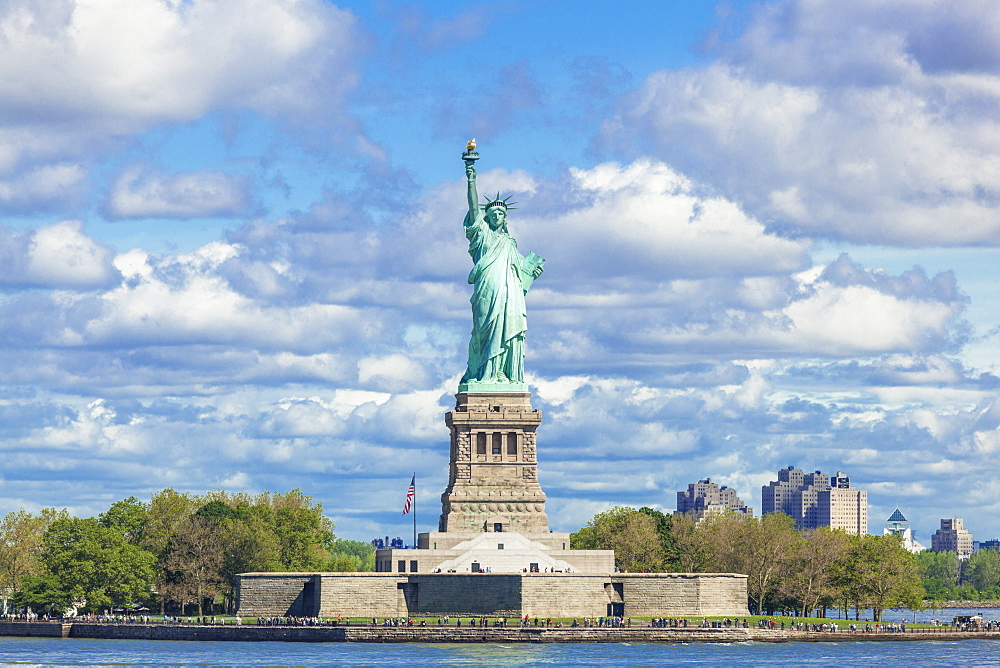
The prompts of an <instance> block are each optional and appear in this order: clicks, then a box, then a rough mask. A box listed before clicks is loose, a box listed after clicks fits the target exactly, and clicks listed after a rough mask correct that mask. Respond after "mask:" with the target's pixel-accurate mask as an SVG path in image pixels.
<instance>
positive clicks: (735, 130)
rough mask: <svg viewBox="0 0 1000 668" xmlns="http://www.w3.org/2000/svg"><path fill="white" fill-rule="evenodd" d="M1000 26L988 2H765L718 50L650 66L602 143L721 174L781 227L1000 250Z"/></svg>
mask: <svg viewBox="0 0 1000 668" xmlns="http://www.w3.org/2000/svg"><path fill="white" fill-rule="evenodd" d="M997 20H998V19H997V14H996V11H995V7H993V6H992V4H991V3H985V2H970V3H963V4H962V6H961V7H951V6H947V8H946V6H945V5H941V4H940V3H927V2H919V1H917V0H912V1H910V2H901V3H865V2H847V3H844V2H834V1H833V0H824V1H823V2H803V1H800V0H788V1H787V2H780V3H773V4H769V5H763V6H760V7H756V8H754V9H753V10H751V13H750V15H749V20H748V22H747V25H746V27H745V29H744V30H743V32H742V33H741V34H740V35H739V36H738V37H737V38H736V39H735V40H733V41H731V42H722V41H719V42H716V43H714V44H713V46H714V47H715V48H716V49H717V50H718V52H719V55H720V58H719V60H717V61H715V62H713V63H711V64H709V65H706V66H704V67H702V68H691V69H686V70H673V71H672V70H662V71H658V72H655V73H653V74H652V75H650V76H649V77H648V78H647V80H646V81H645V83H644V84H643V85H642V86H641V87H640V88H638V89H637V90H636V91H634V93H632V94H631V95H630V96H629V97H628V98H627V99H626V101H625V102H624V103H623V104H622V106H621V108H620V111H619V113H618V114H617V115H616V116H615V117H614V118H613V119H611V120H610V121H608V122H607V124H606V126H605V128H604V133H603V141H605V145H606V146H608V147H614V148H615V149H617V150H621V151H624V152H626V153H627V154H632V155H634V154H652V155H656V156H658V157H660V158H662V159H664V160H666V161H667V162H668V163H670V164H671V165H673V166H675V167H678V168H680V169H681V170H682V171H684V172H685V173H687V174H689V175H691V176H693V177H695V178H703V177H705V178H707V177H708V175H711V180H712V182H713V183H715V184H716V185H717V186H718V187H719V188H720V189H721V191H722V192H724V193H725V194H726V195H728V196H729V197H731V198H733V199H735V200H736V201H738V202H741V203H745V205H746V206H747V207H748V209H749V211H750V212H751V213H753V214H754V215H757V216H759V217H761V218H762V219H764V220H773V221H774V222H773V223H772V225H773V226H774V227H775V229H784V230H787V231H794V232H796V233H799V234H807V235H817V236H830V237H837V238H842V239H847V240H851V241H857V242H865V243H891V244H895V245H900V246H925V245H956V244H958V245H961V244H981V243H986V244H997V243H1000V220H998V218H997V216H996V204H997V201H998V200H1000V191H998V189H997V187H996V184H997V183H998V182H1000V180H998V177H1000V161H998V160H997V155H998V153H1000V140H998V136H997V133H996V131H995V121H994V118H995V116H996V109H997V107H998V104H1000V79H998V77H997V75H996V68H995V67H994V66H992V64H993V63H994V62H995V60H996V58H997V56H996V47H995V44H994V43H995V40H994V39H992V37H991V36H992V35H995V33H996V24H997ZM941 25H945V26H948V27H949V28H948V31H950V32H949V34H954V33H955V30H957V29H958V26H961V27H962V29H963V30H965V31H967V32H965V33H963V37H962V39H960V40H956V41H955V42H951V41H947V39H946V38H945V37H943V36H941V35H940V34H939V33H938V30H939V27H940V26H941ZM948 31H946V32H948ZM935 35H937V36H935ZM945 43H947V44H948V47H947V48H944V47H943V45H944V44H945ZM959 43H960V44H961V45H960V46H959ZM991 45H992V46H991Z"/></svg>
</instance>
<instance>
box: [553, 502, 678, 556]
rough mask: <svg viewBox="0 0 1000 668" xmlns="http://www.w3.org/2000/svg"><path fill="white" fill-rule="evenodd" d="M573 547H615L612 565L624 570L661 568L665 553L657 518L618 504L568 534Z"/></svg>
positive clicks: (601, 548) (604, 548)
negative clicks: (576, 530) (658, 531)
mask: <svg viewBox="0 0 1000 668" xmlns="http://www.w3.org/2000/svg"><path fill="white" fill-rule="evenodd" d="M570 547H572V548H574V549H591V550H614V551H615V565H616V566H617V567H618V568H620V569H621V570H622V571H625V572H633V573H634V572H639V571H653V572H659V571H662V570H663V566H664V562H665V557H666V554H665V552H664V549H663V544H662V542H661V540H660V536H659V534H658V533H657V527H656V521H655V520H654V519H653V518H652V517H650V516H649V515H648V514H646V513H641V512H639V511H638V510H636V509H635V508H625V507H621V506H617V507H615V508H612V509H611V510H608V511H605V512H603V513H598V514H597V515H595V516H594V518H593V519H592V520H590V522H588V523H587V526H586V527H584V528H583V529H581V530H580V531H578V532H576V533H574V534H571V535H570Z"/></svg>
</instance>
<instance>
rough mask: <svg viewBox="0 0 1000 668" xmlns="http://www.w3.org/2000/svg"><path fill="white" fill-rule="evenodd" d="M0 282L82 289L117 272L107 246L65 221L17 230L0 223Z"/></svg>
mask: <svg viewBox="0 0 1000 668" xmlns="http://www.w3.org/2000/svg"><path fill="white" fill-rule="evenodd" d="M0 258H2V260H3V262H2V264H3V268H2V270H0V285H6V286H12V287H31V286H37V287H48V288H67V289H76V290H86V289H92V288H101V287H108V286H109V285H111V284H112V283H113V282H115V281H117V280H118V279H119V278H120V276H119V274H118V271H117V270H116V269H115V267H114V265H113V264H112V252H111V250H110V249H109V248H108V247H106V246H104V245H102V244H100V243H98V242H97V241H95V240H94V239H92V238H91V237H89V236H87V234H85V233H84V231H83V225H82V224H81V223H80V222H79V221H65V222H61V223H55V224H52V225H45V226H42V227H38V228H35V229H32V230H28V231H24V232H20V231H14V230H10V229H8V228H5V227H2V226H0Z"/></svg>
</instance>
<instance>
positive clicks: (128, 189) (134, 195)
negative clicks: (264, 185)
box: [104, 167, 250, 219]
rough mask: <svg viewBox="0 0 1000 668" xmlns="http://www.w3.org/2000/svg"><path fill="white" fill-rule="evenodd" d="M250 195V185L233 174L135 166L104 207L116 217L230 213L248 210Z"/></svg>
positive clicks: (110, 195)
mask: <svg viewBox="0 0 1000 668" xmlns="http://www.w3.org/2000/svg"><path fill="white" fill-rule="evenodd" d="M249 199H250V198H249V195H248V193H247V187H246V185H245V184H244V183H242V182H241V179H239V178H236V177H233V176H231V175H229V174H224V173H221V172H211V171H205V170H203V171H199V172H183V173H179V174H165V173H163V172H161V171H146V170H143V169H141V168H139V167H132V168H129V169H126V170H125V171H124V172H122V174H121V175H120V176H119V177H118V179H117V181H116V182H115V184H114V185H113V186H112V189H111V191H110V192H109V193H108V199H107V202H106V203H105V207H104V208H105V212H106V213H107V215H108V216H109V217H110V218H112V219H115V218H117V219H122V218H168V217H169V218H209V217H230V216H235V215H238V214H240V213H244V212H245V210H246V208H247V205H248V204H249Z"/></svg>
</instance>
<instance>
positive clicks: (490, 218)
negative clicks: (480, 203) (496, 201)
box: [486, 206, 507, 230]
mask: <svg viewBox="0 0 1000 668" xmlns="http://www.w3.org/2000/svg"><path fill="white" fill-rule="evenodd" d="M506 221H507V212H506V211H504V210H503V207H499V206H495V207H493V208H492V209H490V210H489V212H488V213H487V214H486V222H488V223H489V224H490V228H491V229H494V230H498V229H500V228H501V227H503V224H504V223H505V222H506Z"/></svg>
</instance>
